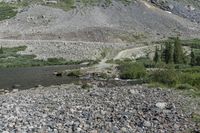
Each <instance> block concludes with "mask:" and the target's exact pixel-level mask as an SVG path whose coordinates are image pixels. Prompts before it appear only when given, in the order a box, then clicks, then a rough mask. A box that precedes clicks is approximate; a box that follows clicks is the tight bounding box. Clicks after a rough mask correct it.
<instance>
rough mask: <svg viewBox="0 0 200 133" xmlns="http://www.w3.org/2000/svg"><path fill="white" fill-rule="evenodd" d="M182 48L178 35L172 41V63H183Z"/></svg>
mask: <svg viewBox="0 0 200 133" xmlns="http://www.w3.org/2000/svg"><path fill="white" fill-rule="evenodd" d="M183 57H184V56H183V49H182V46H181V43H180V39H179V37H177V38H176V39H175V41H174V63H175V64H182V63H183Z"/></svg>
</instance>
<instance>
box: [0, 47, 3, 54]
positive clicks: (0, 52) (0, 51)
mask: <svg viewBox="0 0 200 133" xmlns="http://www.w3.org/2000/svg"><path fill="white" fill-rule="evenodd" d="M0 54H3V47H2V46H1V48H0Z"/></svg>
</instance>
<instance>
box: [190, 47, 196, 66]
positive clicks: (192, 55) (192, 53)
mask: <svg viewBox="0 0 200 133" xmlns="http://www.w3.org/2000/svg"><path fill="white" fill-rule="evenodd" d="M190 58H191V59H190V64H191V66H195V65H196V56H195V54H194V51H193V50H192V52H191V54H190Z"/></svg>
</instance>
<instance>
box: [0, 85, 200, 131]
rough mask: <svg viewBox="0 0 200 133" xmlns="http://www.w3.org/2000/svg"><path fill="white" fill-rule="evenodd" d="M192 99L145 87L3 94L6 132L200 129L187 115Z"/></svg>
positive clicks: (0, 119)
mask: <svg viewBox="0 0 200 133" xmlns="http://www.w3.org/2000/svg"><path fill="white" fill-rule="evenodd" d="M188 100H189V98H187V97H184V96H181V95H179V94H178V93H177V92H174V91H173V90H161V89H149V88H146V87H144V86H123V87H111V88H106V87H105V88H99V87H92V88H90V89H82V88H81V87H80V86H76V85H61V86H51V87H41V86H40V87H39V88H33V89H30V90H24V91H19V92H15V93H9V94H7V95H1V96H0V105H1V106H0V132H3V133H7V132H13V133H14V132H16V133H24V132H29V133H32V132H39V133H46V132H48V133H58V132H59V133H66V132H69V133H72V132H73V133H111V132H113V133H123V132H124V133H153V132H154V133H169V132H173V133H180V132H189V131H191V130H196V131H199V130H198V125H197V124H195V123H193V122H192V121H191V120H190V113H191V111H189V112H190V113H187V111H186V112H185V111H183V106H185V105H186V104H187V102H188ZM189 106H190V105H189ZM192 108H193V106H192V107H191V108H190V109H192Z"/></svg>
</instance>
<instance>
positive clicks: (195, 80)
mask: <svg viewBox="0 0 200 133" xmlns="http://www.w3.org/2000/svg"><path fill="white" fill-rule="evenodd" d="M199 81H200V74H199V73H181V74H180V75H179V82H180V83H182V84H185V83H187V84H190V85H192V86H194V87H196V88H198V89H199V88H200V82H199Z"/></svg>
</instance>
